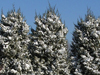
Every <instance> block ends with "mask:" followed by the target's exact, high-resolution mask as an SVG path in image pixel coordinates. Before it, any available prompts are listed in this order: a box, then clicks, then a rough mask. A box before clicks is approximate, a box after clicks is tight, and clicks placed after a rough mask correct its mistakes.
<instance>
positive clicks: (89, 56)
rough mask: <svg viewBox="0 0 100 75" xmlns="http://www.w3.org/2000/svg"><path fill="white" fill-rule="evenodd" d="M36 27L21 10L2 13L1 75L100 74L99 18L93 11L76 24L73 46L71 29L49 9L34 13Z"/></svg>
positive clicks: (0, 21)
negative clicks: (68, 36)
mask: <svg viewBox="0 0 100 75" xmlns="http://www.w3.org/2000/svg"><path fill="white" fill-rule="evenodd" d="M35 25H36V29H33V28H31V32H30V33H29V25H28V24H27V23H26V21H25V20H24V17H23V14H22V13H21V11H20V9H19V10H18V11H17V12H16V11H15V9H14V10H12V11H10V12H8V13H7V15H6V16H5V15H4V14H3V13H2V14H1V20H0V75H100V19H99V18H98V19H96V18H95V17H94V16H93V15H92V14H91V13H88V14H87V15H86V18H85V20H83V19H80V21H78V23H77V24H76V25H75V30H74V32H73V38H72V39H73V40H72V43H71V49H70V50H68V42H67V40H66V35H67V32H68V29H67V28H66V26H65V24H64V23H63V22H62V21H61V19H60V16H59V13H58V12H56V11H55V9H53V8H51V7H50V8H49V9H48V10H47V11H46V12H45V13H44V14H43V15H42V16H41V15H39V16H37V15H36V16H35Z"/></svg>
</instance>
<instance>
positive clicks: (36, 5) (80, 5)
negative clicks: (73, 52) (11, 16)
mask: <svg viewBox="0 0 100 75" xmlns="http://www.w3.org/2000/svg"><path fill="white" fill-rule="evenodd" d="M48 2H49V3H50V4H51V6H52V7H53V6H55V5H56V9H58V10H59V13H60V14H61V19H62V21H63V22H64V21H65V23H66V27H67V28H68V30H69V32H68V34H67V39H68V41H69V42H71V39H72V32H73V30H74V24H77V20H78V19H79V18H80V17H81V18H83V19H84V17H85V14H86V13H87V7H88V8H91V10H92V11H93V13H94V15H95V16H96V17H98V16H100V0H0V9H3V12H4V14H5V15H6V14H7V12H8V10H11V9H12V8H13V7H12V5H13V4H14V5H15V9H16V10H17V9H18V8H19V7H20V8H21V11H22V13H23V15H24V16H25V18H26V20H27V24H28V25H29V26H30V27H32V28H34V29H35V27H36V26H35V25H34V17H35V11H36V12H37V14H43V13H44V12H45V11H46V9H47V8H48V7H49V5H48ZM0 15H1V12H0Z"/></svg>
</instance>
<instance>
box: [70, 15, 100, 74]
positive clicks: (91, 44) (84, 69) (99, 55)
mask: <svg viewBox="0 0 100 75" xmlns="http://www.w3.org/2000/svg"><path fill="white" fill-rule="evenodd" d="M71 48H72V49H71V51H72V56H71V60H72V66H71V68H72V69H71V74H72V75H100V19H95V18H94V17H93V16H91V14H87V15H86V19H85V20H84V21H83V20H82V19H81V21H80V22H78V24H77V25H75V31H74V32H73V41H72V45H71Z"/></svg>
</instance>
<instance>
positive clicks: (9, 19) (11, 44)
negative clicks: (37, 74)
mask: <svg viewBox="0 0 100 75" xmlns="http://www.w3.org/2000/svg"><path fill="white" fill-rule="evenodd" d="M28 32H29V26H28V25H27V24H26V22H25V21H24V20H23V16H22V15H21V12H20V10H18V12H17V13H16V12H15V10H12V11H11V12H8V14H7V16H4V14H3V13H2V15H1V22H0V68H1V69H0V73H2V74H5V75H12V74H13V75H14V74H15V75H22V74H32V70H33V69H32V65H31V60H30V53H29V51H28V49H27V47H28V46H27V44H28V42H29V38H28Z"/></svg>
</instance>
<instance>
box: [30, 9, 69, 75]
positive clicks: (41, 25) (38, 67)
mask: <svg viewBox="0 0 100 75" xmlns="http://www.w3.org/2000/svg"><path fill="white" fill-rule="evenodd" d="M35 24H36V26H37V27H36V30H34V29H31V32H32V33H31V34H30V39H31V42H30V46H29V49H30V51H31V54H32V60H33V61H32V64H33V70H34V74H35V75H68V74H69V70H68V62H67V49H68V48H67V40H66V34H67V32H68V30H67V28H66V27H65V24H63V23H62V21H61V20H60V17H59V16H58V15H57V13H55V10H54V9H52V8H51V7H50V9H48V10H47V12H46V13H44V14H43V16H37V15H36V17H35Z"/></svg>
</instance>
